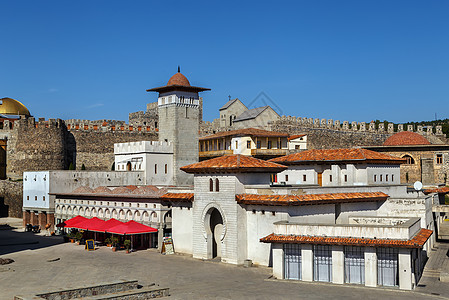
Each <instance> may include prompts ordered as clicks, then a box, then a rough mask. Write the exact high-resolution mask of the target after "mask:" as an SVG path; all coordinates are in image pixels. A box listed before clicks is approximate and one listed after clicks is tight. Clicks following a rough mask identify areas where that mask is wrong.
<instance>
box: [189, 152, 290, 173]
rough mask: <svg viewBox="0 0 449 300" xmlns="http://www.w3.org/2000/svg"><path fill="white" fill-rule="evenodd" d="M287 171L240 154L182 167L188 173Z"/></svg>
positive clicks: (278, 166) (270, 163) (282, 167)
mask: <svg viewBox="0 0 449 300" xmlns="http://www.w3.org/2000/svg"><path fill="white" fill-rule="evenodd" d="M285 169H287V167H286V166H283V165H279V164H276V163H272V162H268V161H265V160H261V159H257V158H254V157H250V156H245V155H240V154H234V155H226V156H221V157H217V158H212V159H209V160H205V161H202V162H199V163H194V164H191V165H187V166H184V167H181V170H183V171H184V172H186V173H223V172H226V173H252V172H267V173H278V172H281V171H283V170H285Z"/></svg>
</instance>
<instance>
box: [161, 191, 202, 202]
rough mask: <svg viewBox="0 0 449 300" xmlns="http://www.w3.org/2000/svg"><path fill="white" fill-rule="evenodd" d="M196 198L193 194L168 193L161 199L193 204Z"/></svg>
mask: <svg viewBox="0 0 449 300" xmlns="http://www.w3.org/2000/svg"><path fill="white" fill-rule="evenodd" d="M193 198H194V194H193V193H166V194H164V195H162V196H161V199H165V200H175V201H188V202H192V201H193Z"/></svg>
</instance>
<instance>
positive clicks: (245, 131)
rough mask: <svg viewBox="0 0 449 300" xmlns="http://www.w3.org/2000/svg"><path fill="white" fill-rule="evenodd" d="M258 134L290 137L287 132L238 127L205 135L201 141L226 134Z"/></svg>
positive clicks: (261, 135) (258, 135)
mask: <svg viewBox="0 0 449 300" xmlns="http://www.w3.org/2000/svg"><path fill="white" fill-rule="evenodd" d="M248 135H249V136H255V137H256V136H257V137H288V134H287V133H282V132H276V131H268V130H263V129H257V128H245V129H237V130H231V131H222V132H218V133H216V134H213V135H208V136H203V137H201V138H200V141H204V140H211V139H216V138H221V137H226V136H248Z"/></svg>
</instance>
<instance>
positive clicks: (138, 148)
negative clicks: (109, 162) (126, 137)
mask: <svg viewBox="0 0 449 300" xmlns="http://www.w3.org/2000/svg"><path fill="white" fill-rule="evenodd" d="M138 152H143V153H145V152H157V153H173V144H172V143H170V142H164V141H139V142H129V143H118V144H115V145H114V154H132V153H138Z"/></svg>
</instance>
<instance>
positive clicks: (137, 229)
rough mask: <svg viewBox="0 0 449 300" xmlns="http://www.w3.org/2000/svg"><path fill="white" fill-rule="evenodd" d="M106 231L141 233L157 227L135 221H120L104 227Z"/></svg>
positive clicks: (154, 230) (155, 230)
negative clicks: (106, 227)
mask: <svg viewBox="0 0 449 300" xmlns="http://www.w3.org/2000/svg"><path fill="white" fill-rule="evenodd" d="M106 231H107V232H109V233H115V234H120V235H124V234H142V233H151V232H157V229H156V228H153V227H150V226H146V225H143V224H140V223H137V222H135V221H128V222H126V223H122V224H120V225H117V226H114V227H111V228H108V229H106Z"/></svg>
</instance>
